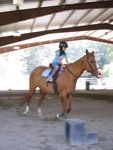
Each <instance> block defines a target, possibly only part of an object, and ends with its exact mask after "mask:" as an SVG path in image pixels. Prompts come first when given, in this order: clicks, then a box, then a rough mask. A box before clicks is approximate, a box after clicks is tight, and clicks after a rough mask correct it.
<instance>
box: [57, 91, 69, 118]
mask: <svg viewBox="0 0 113 150" xmlns="http://www.w3.org/2000/svg"><path fill="white" fill-rule="evenodd" d="M60 98H61V103H62V108H63V113H61V114H60V115H59V114H57V116H56V118H59V117H64V118H65V119H66V118H67V111H68V103H67V96H66V93H65V92H61V93H60Z"/></svg>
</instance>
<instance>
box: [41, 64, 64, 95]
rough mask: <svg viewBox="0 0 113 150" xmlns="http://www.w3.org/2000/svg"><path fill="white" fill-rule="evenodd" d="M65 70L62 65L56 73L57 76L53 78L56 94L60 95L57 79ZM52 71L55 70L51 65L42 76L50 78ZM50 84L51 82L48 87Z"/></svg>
mask: <svg viewBox="0 0 113 150" xmlns="http://www.w3.org/2000/svg"><path fill="white" fill-rule="evenodd" d="M63 69H64V68H63V66H61V65H60V66H59V69H58V70H57V72H56V74H55V75H54V76H53V82H52V83H53V88H54V91H55V93H56V94H59V92H58V89H57V84H56V79H57V78H58V77H59V76H60V75H61V74H62V72H63ZM52 70H53V67H52V65H51V64H49V67H48V69H46V70H44V71H43V72H42V76H43V77H47V78H48V77H49V76H50V74H51V72H52ZM48 83H49V82H47V85H48Z"/></svg>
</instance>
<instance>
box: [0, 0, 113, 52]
mask: <svg viewBox="0 0 113 150" xmlns="http://www.w3.org/2000/svg"><path fill="white" fill-rule="evenodd" d="M19 34H21V35H20V36H19ZM83 39H88V40H94V41H100V42H105V43H110V44H113V1H112V0H101V1H100V0H93V2H92V0H24V3H23V5H19V6H15V5H13V4H12V0H0V53H4V52H8V51H12V50H15V49H13V47H14V45H19V47H20V48H26V47H30V46H36V45H41V44H45V43H46V44H47V43H54V42H59V41H61V40H66V41H72V40H83Z"/></svg>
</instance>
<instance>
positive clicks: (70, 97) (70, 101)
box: [67, 94, 72, 113]
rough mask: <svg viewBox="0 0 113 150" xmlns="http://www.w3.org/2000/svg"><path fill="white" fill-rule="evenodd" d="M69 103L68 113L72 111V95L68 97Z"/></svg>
mask: <svg viewBox="0 0 113 150" xmlns="http://www.w3.org/2000/svg"><path fill="white" fill-rule="evenodd" d="M67 101H68V110H67V113H69V112H70V111H71V103H72V94H69V95H68V96H67Z"/></svg>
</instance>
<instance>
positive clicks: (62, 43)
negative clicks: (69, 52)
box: [59, 41, 68, 48]
mask: <svg viewBox="0 0 113 150" xmlns="http://www.w3.org/2000/svg"><path fill="white" fill-rule="evenodd" d="M62 47H66V48H67V47H68V44H67V42H65V41H62V42H60V44H59V48H62Z"/></svg>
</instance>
